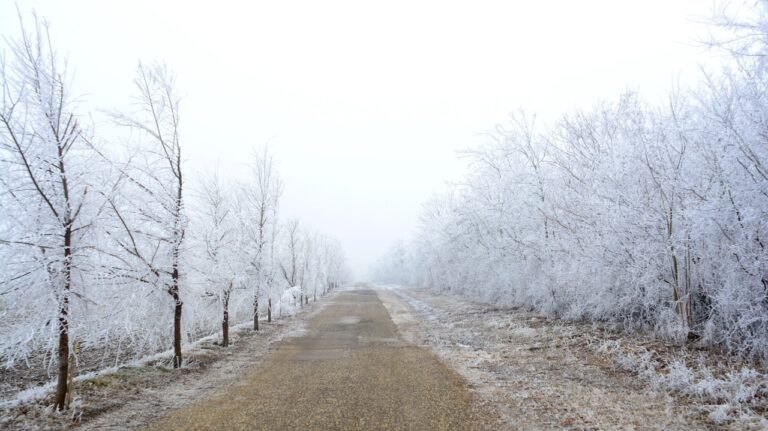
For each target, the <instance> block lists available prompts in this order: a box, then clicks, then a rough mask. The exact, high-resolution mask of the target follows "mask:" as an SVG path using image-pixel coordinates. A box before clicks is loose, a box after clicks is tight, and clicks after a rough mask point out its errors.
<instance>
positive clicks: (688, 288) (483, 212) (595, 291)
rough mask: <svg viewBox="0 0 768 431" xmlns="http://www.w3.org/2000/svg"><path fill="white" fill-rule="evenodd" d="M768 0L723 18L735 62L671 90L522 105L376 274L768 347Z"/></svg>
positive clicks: (759, 355)
mask: <svg viewBox="0 0 768 431" xmlns="http://www.w3.org/2000/svg"><path fill="white" fill-rule="evenodd" d="M764 4H765V3H764V2H760V3H759V4H758V6H757V9H756V10H752V11H744V10H742V11H740V16H738V17H734V16H726V15H723V16H719V17H718V18H716V23H717V24H722V25H723V26H724V28H725V29H726V30H728V31H729V32H730V33H729V36H728V37H727V38H725V40H726V41H725V42H719V43H718V47H719V48H724V49H725V51H726V52H728V53H729V54H731V55H730V57H729V59H728V61H727V64H725V65H724V66H723V70H722V71H721V72H718V73H707V74H705V77H704V79H703V81H702V83H701V85H699V86H698V87H697V88H695V89H693V90H690V91H681V92H678V93H676V94H671V95H670V96H669V98H668V101H667V103H665V104H663V105H652V104H648V103H644V102H643V101H641V100H640V99H639V98H638V97H637V95H635V94H631V93H629V94H625V95H623V96H622V97H620V98H619V99H618V100H617V101H616V102H614V103H600V104H598V105H596V106H595V107H593V108H592V109H591V110H588V111H585V112H576V113H573V114H568V115H564V116H562V117H561V119H559V120H558V121H555V122H553V123H550V124H544V125H542V124H540V123H539V122H537V121H536V117H535V116H533V115H529V114H526V113H523V112H521V113H517V114H514V115H512V116H511V120H510V121H509V122H508V123H507V124H505V125H503V126H499V127H498V128H497V129H496V130H494V131H492V132H491V133H489V138H488V140H487V142H486V144H484V145H482V146H480V147H479V148H476V149H473V150H471V151H468V152H467V154H466V156H467V157H468V160H469V163H470V174H469V175H468V176H467V177H466V178H465V180H464V181H463V184H462V185H460V186H456V187H454V188H453V189H452V190H450V191H449V192H448V193H446V194H443V195H440V196H437V197H435V198H434V199H433V200H432V201H430V202H429V203H428V204H427V205H426V206H425V209H424V211H423V214H422V219H421V227H420V229H419V232H418V234H417V235H416V237H415V238H414V239H413V240H412V241H410V242H409V243H407V244H405V243H398V244H396V245H395V246H393V247H392V249H391V250H390V252H389V253H388V254H387V255H386V256H384V257H383V258H382V260H381V262H380V264H379V266H378V269H377V274H376V275H377V278H378V279H380V280H382V281H386V282H398V283H413V284H418V285H422V286H429V287H434V288H438V289H445V290H449V291H454V292H460V293H462V294H466V295H468V296H472V297H479V298H483V299H486V300H492V301H502V302H506V303H508V304H512V305H517V306H522V307H525V308H528V309H530V310H538V311H541V312H545V313H550V314H553V315H557V316H563V317H565V318H569V319H586V320H593V321H604V322H613V323H617V324H620V325H622V326H624V327H625V328H642V329H646V330H650V331H652V332H654V333H655V334H657V335H659V336H661V337H665V338H671V339H678V340H690V341H698V342H700V343H703V344H705V345H709V346H717V347H722V348H724V349H727V350H728V351H729V352H731V353H732V354H734V355H738V356H741V357H744V358H751V359H754V360H757V361H761V362H763V363H766V362H768V250H766V247H767V246H768V69H766V67H765V66H766V61H765V60H766V58H768V57H767V55H768V30H766V29H768V17H767V14H766V9H765V8H764V7H763V5H764ZM721 28H722V27H721Z"/></svg>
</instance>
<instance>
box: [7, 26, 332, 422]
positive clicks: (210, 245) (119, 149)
mask: <svg viewBox="0 0 768 431" xmlns="http://www.w3.org/2000/svg"><path fill="white" fill-rule="evenodd" d="M7 41H8V44H7V46H6V48H5V54H3V57H2V58H1V59H0V85H1V86H2V90H1V91H2V94H1V96H0V97H1V100H0V214H2V216H1V217H0V357H2V359H3V360H4V363H5V366H8V367H12V366H25V365H23V364H24V362H26V361H28V360H30V359H33V358H36V357H39V356H40V355H44V356H45V358H47V359H46V360H44V361H36V362H35V363H36V364H38V363H43V364H46V365H47V366H48V367H49V368H51V369H55V374H56V376H57V377H56V379H57V380H56V382H57V383H56V393H55V400H54V402H55V405H56V407H57V408H59V409H62V408H65V407H66V406H65V397H66V394H67V391H68V385H69V381H70V380H69V378H70V376H69V374H70V369H69V367H70V364H71V363H75V361H76V360H77V357H75V355H74V351H73V346H75V345H77V346H78V347H79V350H78V351H79V352H88V351H97V352H99V356H100V357H101V358H102V359H101V361H102V362H103V363H104V365H107V364H109V365H115V364H119V363H121V361H127V360H130V359H136V358H137V357H140V356H142V355H146V354H148V353H154V352H157V351H162V350H165V349H168V348H170V347H172V348H173V352H174V353H173V366H174V367H181V366H183V364H184V361H183V357H182V345H183V343H184V342H186V341H190V340H194V339H196V338H200V337H201V336H205V335H209V334H212V333H215V332H217V331H218V330H222V331H223V340H222V341H223V344H224V345H226V344H227V343H228V341H229V340H228V328H229V327H230V325H231V324H233V323H239V322H244V321H248V320H252V321H253V328H254V329H257V330H258V329H259V320H260V319H264V317H265V316H266V319H267V320H269V321H271V319H272V317H273V312H274V311H276V312H277V313H278V314H281V313H290V312H291V310H292V309H294V308H296V307H299V306H303V304H306V303H308V301H309V299H317V297H318V296H320V295H322V294H324V293H325V292H327V291H329V290H331V289H333V288H334V287H336V286H338V285H339V284H340V283H342V282H344V281H345V277H346V274H347V271H346V264H345V260H344V255H343V252H342V250H341V247H340V245H339V243H338V242H337V241H336V240H335V239H333V238H330V237H328V236H325V235H322V234H320V233H316V232H314V231H312V230H309V229H306V228H304V227H302V226H301V225H300V223H299V222H298V220H289V221H281V220H280V218H279V211H278V210H279V203H280V196H281V193H282V183H281V181H280V178H279V175H278V172H277V170H276V167H275V164H274V162H273V160H272V157H271V156H270V154H269V153H268V152H267V151H266V150H264V151H258V152H255V154H254V158H253V160H252V162H251V164H250V174H249V175H248V177H247V178H244V179H240V180H232V179H229V178H222V177H221V176H220V175H219V174H218V172H216V171H213V172H211V173H209V174H206V175H202V178H201V176H200V175H198V176H195V175H191V174H190V173H189V172H188V171H187V169H186V166H185V163H184V157H183V152H182V150H183V148H184V144H183V142H184V139H183V134H182V133H181V130H182V129H181V127H182V126H181V124H182V123H181V113H180V105H181V104H180V98H179V95H178V89H177V86H176V83H175V79H174V75H173V73H172V72H171V71H170V70H168V68H166V67H165V66H163V65H160V64H157V65H150V66H147V65H144V64H140V65H139V66H138V68H137V71H136V78H135V80H134V84H135V88H134V90H135V92H134V94H133V95H132V97H133V102H134V103H133V105H132V106H133V110H131V111H130V112H112V113H110V115H109V116H110V118H111V120H112V121H113V123H114V124H115V125H118V126H120V127H121V130H124V131H125V134H124V136H121V137H120V138H119V139H114V138H113V139H110V140H108V139H104V138H101V137H100V136H99V135H98V133H97V131H96V130H94V127H92V126H90V127H89V126H88V125H87V123H85V122H84V119H85V118H88V116H87V113H83V112H78V111H77V109H78V104H77V103H76V98H75V97H74V96H73V95H72V94H71V90H70V88H71V80H70V78H71V77H70V75H69V74H68V73H67V70H66V68H65V64H66V62H65V61H64V59H63V58H61V57H60V56H59V55H58V53H57V51H56V50H55V48H54V47H53V45H52V44H51V38H50V35H49V33H48V27H47V24H45V23H43V22H41V21H40V20H38V19H37V17H35V19H34V22H33V24H32V25H29V26H26V27H24V26H23V25H22V32H21V35H20V36H19V37H16V38H11V39H7ZM126 96H128V95H126Z"/></svg>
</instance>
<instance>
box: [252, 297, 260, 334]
mask: <svg viewBox="0 0 768 431" xmlns="http://www.w3.org/2000/svg"><path fill="white" fill-rule="evenodd" d="M253 330H254V331H258V330H259V297H258V296H257V297H256V299H255V300H254V301H253Z"/></svg>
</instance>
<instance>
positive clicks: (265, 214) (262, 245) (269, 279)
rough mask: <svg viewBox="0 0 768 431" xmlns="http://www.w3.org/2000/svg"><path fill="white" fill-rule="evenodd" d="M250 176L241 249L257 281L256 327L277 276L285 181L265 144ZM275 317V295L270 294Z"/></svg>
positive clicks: (243, 193)
mask: <svg viewBox="0 0 768 431" xmlns="http://www.w3.org/2000/svg"><path fill="white" fill-rule="evenodd" d="M250 171H251V172H250V174H251V175H250V178H249V180H248V181H247V182H245V183H243V184H241V186H240V211H239V213H240V221H241V223H240V228H241V232H242V237H241V238H242V239H243V240H244V241H245V243H244V244H242V248H241V250H242V251H244V252H245V254H246V255H247V256H248V257H247V259H248V262H249V264H248V269H247V272H248V273H249V274H250V275H251V276H250V277H249V279H250V282H251V283H252V285H253V329H254V330H257V331H258V330H259V299H260V298H261V297H262V294H263V293H264V291H265V290H266V291H268V292H270V293H271V290H272V287H273V284H274V280H275V275H274V274H275V255H274V254H275V248H276V246H275V241H277V234H276V231H277V213H278V207H279V201H280V196H281V195H282V192H283V186H282V182H281V180H280V177H279V176H278V172H277V169H276V167H275V162H274V159H273V158H272V156H271V154H270V153H269V151H268V149H267V148H266V147H265V148H264V149H263V150H262V151H261V152H256V153H255V154H254V160H253V162H252V164H251V166H250ZM268 302H269V304H270V305H269V309H268V313H269V315H270V319H271V302H272V300H271V296H269V297H268Z"/></svg>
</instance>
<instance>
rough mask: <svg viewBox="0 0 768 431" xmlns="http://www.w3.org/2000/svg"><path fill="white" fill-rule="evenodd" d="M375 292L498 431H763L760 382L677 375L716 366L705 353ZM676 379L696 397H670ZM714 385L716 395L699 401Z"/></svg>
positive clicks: (766, 425)
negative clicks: (460, 379)
mask: <svg viewBox="0 0 768 431" xmlns="http://www.w3.org/2000/svg"><path fill="white" fill-rule="evenodd" d="M376 289H377V292H378V294H379V297H380V298H381V299H382V301H383V302H384V305H385V307H386V308H387V309H388V311H389V312H390V315H391V317H392V321H393V322H394V323H395V324H396V325H397V326H398V328H399V329H400V332H401V334H402V335H403V337H404V338H405V339H406V340H407V341H410V342H413V343H415V344H417V345H421V346H425V347H428V348H430V349H432V350H433V351H434V352H435V353H436V354H437V355H438V356H439V357H440V358H441V359H442V360H443V361H445V362H446V363H447V364H448V365H450V366H452V367H453V368H455V369H456V370H457V371H459V372H460V373H461V374H462V375H463V376H464V377H465V378H466V379H467V381H468V382H469V383H470V384H471V385H472V386H473V388H474V390H475V391H476V393H477V395H478V396H479V400H480V403H481V405H482V408H489V409H491V410H492V411H494V412H495V414H496V415H497V417H498V424H499V428H500V429H526V430H529V429H552V428H566V429H665V430H666V429H686V430H689V429H768V419H766V399H768V396H767V395H768V393H766V391H768V383H766V382H768V379H766V375H765V374H762V373H757V372H756V371H754V370H753V373H750V372H745V373H746V374H745V375H742V374H744V373H742V374H739V373H735V374H733V373H732V375H731V376H730V380H729V379H728V374H727V373H725V374H724V377H717V376H714V375H712V374H711V373H710V375H709V379H706V378H701V379H699V380H696V379H695V377H696V373H697V372H698V373H699V374H701V373H702V370H704V374H706V371H707V370H709V371H711V370H715V369H718V368H717V367H715V366H709V367H705V368H699V369H698V371H693V370H694V369H693V368H685V364H688V366H692V365H691V363H692V362H695V361H692V360H690V358H693V357H697V358H699V359H698V361H699V363H702V361H704V359H701V358H706V361H708V363H710V364H712V363H715V362H717V360H718V358H719V360H721V361H722V360H723V358H722V357H718V356H717V355H716V354H713V353H712V352H687V351H685V349H682V348H680V346H669V345H665V344H663V343H659V342H658V341H653V340H650V339H645V338H642V337H640V336H632V337H630V336H629V335H627V334H620V333H616V332H611V331H607V330H605V329H602V328H600V327H598V326H596V325H589V324H580V323H569V322H563V321H559V320H555V319H550V318H547V317H544V316H541V315H537V314H533V313H528V312H524V311H520V310H515V309H510V308H499V307H496V306H494V305H490V304H483V303H476V302H472V301H468V300H467V299H465V298H463V297H459V296H455V295H452V294H449V293H445V292H439V293H434V292H431V291H429V290H426V289H416V288H404V287H399V286H391V285H377V286H376ZM633 355H634V356H633ZM649 358H652V359H649ZM680 358H688V359H689V360H688V361H683V360H681V359H680ZM643 361H645V362H643ZM653 361H655V362H653ZM649 364H650V365H649ZM681 364H682V365H681ZM641 365H643V366H644V367H645V368H642V367H641ZM744 369H745V370H748V368H744ZM638 376H639V377H641V378H638ZM739 376H741V377H739ZM686 378H687V379H688V380H687V381H688V382H689V383H690V384H691V386H690V387H692V388H699V389H694V390H688V391H682V390H680V389H681V387H683V386H685V384H684V383H685V382H686V380H685V379H686ZM718 378H719V379H720V381H721V382H720V385H719V386H718V387H719V388H720V389H719V390H710V391H709V392H707V390H708V389H709V388H710V387H711V385H712V384H714V385H715V386H717V382H718ZM707 382H709V383H710V385H709V386H708V385H707V384H706V383H707ZM713 382H714V383H713ZM675 385H677V386H675ZM729 385H730V386H729ZM729 389H730V391H729ZM707 393H710V394H712V395H714V396H712V397H707V396H705V395H707ZM724 394H725V395H728V394H732V395H733V397H727V398H723V396H724ZM738 397H741V399H742V402H741V404H740V405H739V406H736V407H735V406H734V405H733V403H734V402H735V401H734V400H736V399H738Z"/></svg>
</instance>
